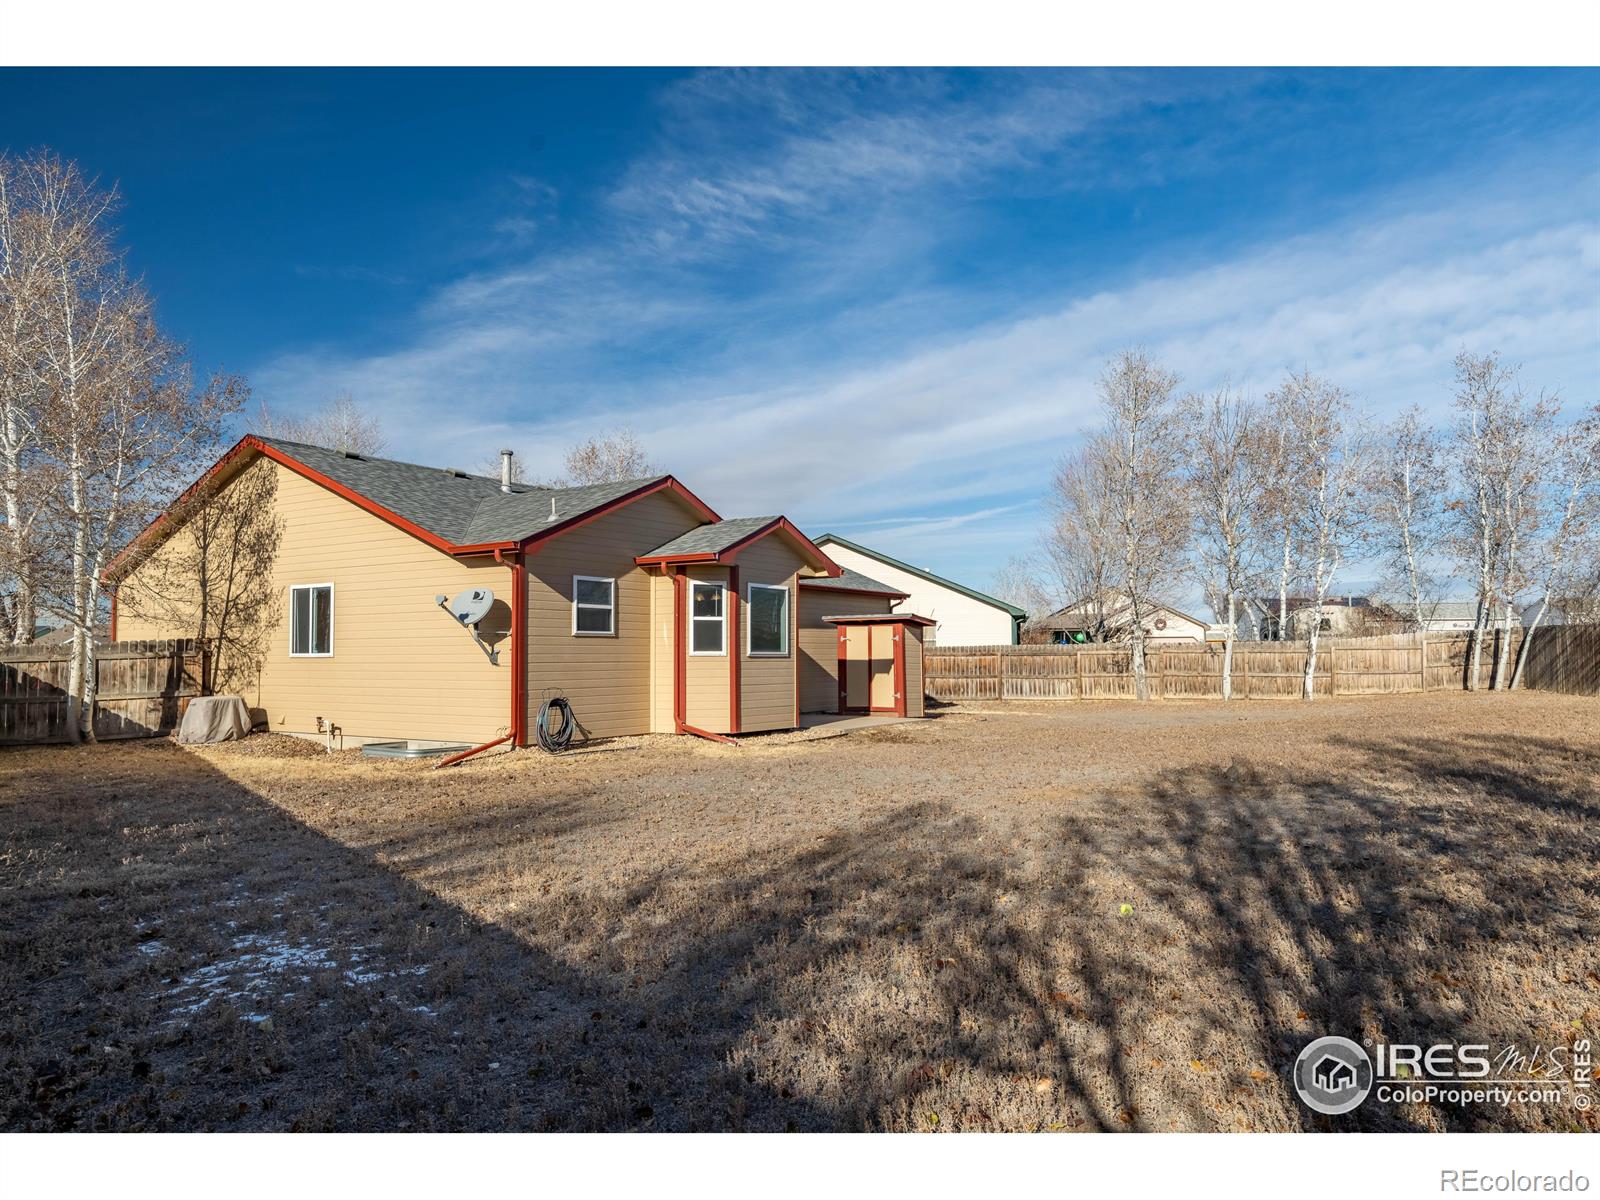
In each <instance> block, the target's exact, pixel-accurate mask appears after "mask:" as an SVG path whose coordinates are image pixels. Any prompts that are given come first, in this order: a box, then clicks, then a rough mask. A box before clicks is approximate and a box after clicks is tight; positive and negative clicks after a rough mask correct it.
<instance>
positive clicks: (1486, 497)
mask: <svg viewBox="0 0 1600 1200" xmlns="http://www.w3.org/2000/svg"><path fill="white" fill-rule="evenodd" d="M1510 383H1511V374H1510V372H1509V371H1507V370H1506V369H1505V368H1504V367H1502V366H1501V365H1500V359H1499V356H1498V355H1496V354H1487V355H1481V356H1479V355H1473V354H1470V353H1468V352H1467V351H1465V350H1463V351H1461V352H1460V353H1459V354H1457V355H1456V358H1455V388H1456V390H1455V408H1456V413H1457V420H1456V427H1455V432H1454V450H1455V460H1456V461H1455V468H1456V476H1457V480H1458V481H1459V487H1458V495H1457V498H1456V499H1454V500H1453V501H1451V502H1450V504H1449V505H1448V508H1449V510H1450V512H1451V514H1452V518H1453V520H1452V540H1453V542H1454V545H1455V547H1456V558H1457V560H1458V561H1459V562H1461V563H1462V564H1463V566H1464V567H1465V568H1466V571H1467V573H1468V574H1469V575H1470V576H1471V577H1473V578H1474V580H1475V584H1476V590H1477V597H1476V598H1477V614H1476V616H1475V618H1474V620H1473V629H1472V652H1471V659H1470V665H1469V667H1468V672H1467V686H1468V688H1470V689H1471V690H1473V691H1476V690H1477V689H1478V688H1479V687H1480V686H1481V679H1482V666H1481V664H1482V660H1483V639H1484V635H1485V634H1486V633H1487V632H1488V628H1489V620H1490V615H1491V612H1492V610H1493V605H1494V580H1495V576H1496V572H1497V568H1498V566H1499V557H1500V553H1501V544H1502V540H1503V537H1502V534H1503V531H1502V530H1501V528H1500V520H1499V507H1498V506H1497V505H1496V503H1495V498H1494V493H1493V489H1492V484H1491V480H1492V477H1493V474H1494V457H1495V455H1494V429H1495V426H1496V425H1497V423H1498V422H1500V421H1501V420H1503V419H1504V418H1505V415H1506V414H1505V409H1506V403H1507V397H1506V391H1507V388H1508V386H1509V385H1510Z"/></svg>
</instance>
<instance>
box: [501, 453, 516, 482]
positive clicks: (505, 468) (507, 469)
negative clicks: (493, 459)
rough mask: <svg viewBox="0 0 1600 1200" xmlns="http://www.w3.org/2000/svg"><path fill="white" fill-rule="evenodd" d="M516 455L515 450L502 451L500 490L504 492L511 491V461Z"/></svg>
mask: <svg viewBox="0 0 1600 1200" xmlns="http://www.w3.org/2000/svg"><path fill="white" fill-rule="evenodd" d="M515 453H516V452H515V451H514V450H502V451H500V490H501V491H502V492H509V491H510V490H511V459H512V457H513V456H514V455H515Z"/></svg>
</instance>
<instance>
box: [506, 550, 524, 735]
mask: <svg viewBox="0 0 1600 1200" xmlns="http://www.w3.org/2000/svg"><path fill="white" fill-rule="evenodd" d="M510 561H511V736H512V738H513V741H512V745H514V746H526V745H527V744H528V569H527V568H526V567H525V566H523V564H522V556H521V555H520V554H516V555H512V556H511V560H510Z"/></svg>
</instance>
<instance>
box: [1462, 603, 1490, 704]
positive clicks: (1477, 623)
mask: <svg viewBox="0 0 1600 1200" xmlns="http://www.w3.org/2000/svg"><path fill="white" fill-rule="evenodd" d="M1488 612H1489V599H1488V597H1487V596H1481V595H1480V596H1479V597H1478V614H1477V616H1476V617H1475V618H1474V619H1473V623H1472V656H1471V663H1470V665H1469V667H1468V669H1467V690H1468V691H1470V692H1476V691H1478V690H1479V679H1480V675H1481V671H1482V662H1483V635H1484V633H1485V632H1486V631H1487V630H1488V627H1489V622H1488V620H1487V619H1486V618H1487V617H1488Z"/></svg>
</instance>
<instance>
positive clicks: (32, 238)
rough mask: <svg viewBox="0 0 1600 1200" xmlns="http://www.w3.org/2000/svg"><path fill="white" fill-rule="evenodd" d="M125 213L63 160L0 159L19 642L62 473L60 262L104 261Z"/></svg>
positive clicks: (5, 554) (6, 611)
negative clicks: (58, 436) (50, 333)
mask: <svg viewBox="0 0 1600 1200" xmlns="http://www.w3.org/2000/svg"><path fill="white" fill-rule="evenodd" d="M115 207H116V196H115V193H114V192H111V191H101V190H99V189H97V187H96V186H95V183H94V181H93V180H88V179H85V178H84V177H83V175H82V173H81V172H80V171H79V170H78V169H77V167H76V166H74V165H73V164H72V163H69V162H64V161H63V160H61V159H60V158H58V157H56V156H55V155H53V154H50V153H48V152H45V151H41V152H37V153H34V154H30V155H27V156H25V157H22V158H13V157H10V156H7V155H4V154H0V498H3V516H4V520H5V529H4V536H3V538H0V619H3V620H4V626H3V627H0V636H3V637H4V639H5V640H7V641H10V642H13V643H17V644H21V643H25V642H29V641H32V640H33V633H34V627H35V624H36V621H37V617H38V603H39V593H40V581H39V574H40V571H41V570H42V568H43V542H44V529H43V525H42V514H43V511H44V508H45V505H46V502H47V500H48V498H49V496H50V495H51V493H52V491H53V490H54V488H55V486H56V483H57V474H58V473H57V472H56V471H55V469H54V466H55V464H53V463H51V462H50V461H49V460H48V459H47V458H46V457H45V455H44V453H43V450H42V446H41V428H42V425H43V423H44V420H45V414H46V411H47V409H48V407H49V405H50V403H51V399H52V392H51V388H50V379H49V374H48V372H47V371H46V370H45V365H44V361H43V359H44V353H45V347H46V341H45V339H46V332H47V331H46V327H45V324H44V316H45V314H46V313H47V311H48V310H49V301H50V297H51V281H52V274H53V264H56V263H61V262H74V261H78V260H80V259H83V260H98V259H100V258H103V257H104V255H105V249H104V242H105V234H104V232H103V229H102V226H103V224H104V222H105V221H106V220H107V219H108V218H109V216H110V214H111V213H112V212H113V211H114V210H115Z"/></svg>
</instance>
